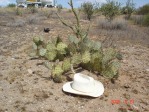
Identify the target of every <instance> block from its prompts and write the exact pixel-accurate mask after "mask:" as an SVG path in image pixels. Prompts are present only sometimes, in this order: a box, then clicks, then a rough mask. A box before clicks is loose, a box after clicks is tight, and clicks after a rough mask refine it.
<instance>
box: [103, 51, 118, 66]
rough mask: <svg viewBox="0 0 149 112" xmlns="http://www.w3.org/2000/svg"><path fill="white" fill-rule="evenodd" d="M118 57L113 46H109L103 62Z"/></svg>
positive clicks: (105, 62) (106, 62)
mask: <svg viewBox="0 0 149 112" xmlns="http://www.w3.org/2000/svg"><path fill="white" fill-rule="evenodd" d="M115 58H116V51H115V50H114V49H113V48H108V49H106V50H105V51H104V56H103V61H102V62H103V64H104V65H106V64H108V63H109V62H110V61H111V60H113V59H115Z"/></svg>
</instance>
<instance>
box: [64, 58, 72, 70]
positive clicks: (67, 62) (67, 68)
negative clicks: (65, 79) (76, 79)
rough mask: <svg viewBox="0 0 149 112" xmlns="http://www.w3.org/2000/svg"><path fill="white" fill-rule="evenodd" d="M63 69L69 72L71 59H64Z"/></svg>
mask: <svg viewBox="0 0 149 112" xmlns="http://www.w3.org/2000/svg"><path fill="white" fill-rule="evenodd" d="M62 68H63V70H64V71H68V70H69V69H70V68H71V63H70V58H65V59H64V61H63V65H62Z"/></svg>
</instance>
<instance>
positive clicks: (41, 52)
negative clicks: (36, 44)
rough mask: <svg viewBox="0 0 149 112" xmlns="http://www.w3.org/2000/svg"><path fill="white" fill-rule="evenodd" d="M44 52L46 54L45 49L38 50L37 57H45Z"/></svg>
mask: <svg viewBox="0 0 149 112" xmlns="http://www.w3.org/2000/svg"><path fill="white" fill-rule="evenodd" d="M46 52H47V50H46V49H44V48H41V49H40V50H39V55H40V56H45V54H46Z"/></svg>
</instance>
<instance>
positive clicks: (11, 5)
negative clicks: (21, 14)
mask: <svg viewBox="0 0 149 112" xmlns="http://www.w3.org/2000/svg"><path fill="white" fill-rule="evenodd" d="M7 7H16V4H13V3H11V4H8V5H7Z"/></svg>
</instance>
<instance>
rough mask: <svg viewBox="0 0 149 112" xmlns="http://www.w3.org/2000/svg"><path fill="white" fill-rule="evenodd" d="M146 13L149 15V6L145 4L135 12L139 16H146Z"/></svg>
mask: <svg viewBox="0 0 149 112" xmlns="http://www.w3.org/2000/svg"><path fill="white" fill-rule="evenodd" d="M148 13H149V4H146V5H144V6H142V7H140V8H139V9H138V11H137V14H140V15H146V14H148Z"/></svg>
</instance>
